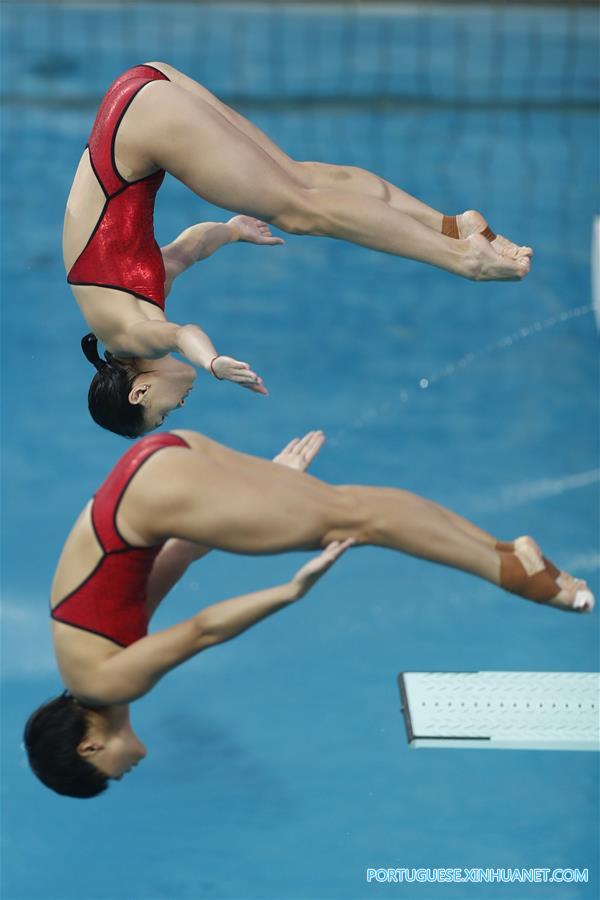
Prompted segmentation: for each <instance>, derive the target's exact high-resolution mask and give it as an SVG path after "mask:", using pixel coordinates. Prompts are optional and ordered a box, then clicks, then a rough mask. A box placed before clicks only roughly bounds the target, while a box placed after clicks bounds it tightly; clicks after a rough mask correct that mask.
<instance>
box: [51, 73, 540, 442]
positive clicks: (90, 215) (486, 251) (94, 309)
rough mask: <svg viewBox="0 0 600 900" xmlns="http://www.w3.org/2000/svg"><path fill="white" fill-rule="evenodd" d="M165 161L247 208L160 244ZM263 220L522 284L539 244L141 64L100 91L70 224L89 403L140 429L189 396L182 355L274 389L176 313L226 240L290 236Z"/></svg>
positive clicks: (112, 423)
mask: <svg viewBox="0 0 600 900" xmlns="http://www.w3.org/2000/svg"><path fill="white" fill-rule="evenodd" d="M165 171H168V172H170V173H171V174H173V175H174V176H175V177H176V178H178V179H179V180H181V181H182V182H183V183H184V184H186V185H187V186H188V187H189V188H191V190H193V191H194V192H195V193H197V194H198V195H200V196H201V197H203V198H204V199H206V200H207V201H209V202H210V203H213V204H215V205H216V206H220V207H224V208H226V209H232V210H237V211H238V212H239V213H241V215H238V216H235V217H234V218H233V219H230V220H229V222H227V223H215V222H213V223H203V224H201V225H196V226H193V227H192V228H189V229H186V231H184V232H183V233H182V234H181V235H180V236H179V237H178V238H177V239H176V240H175V241H174V242H173V243H172V244H170V245H168V246H167V247H164V248H162V249H161V248H159V247H158V245H157V243H156V241H155V239H154V232H153V224H152V218H153V210H154V199H155V196H156V192H157V190H158V189H159V187H160V185H161V183H162V180H163V178H164V173H165ZM257 216H258V217H259V218H256V217H257ZM263 220H265V221H268V222H270V223H272V224H274V225H277V227H279V228H281V229H282V230H283V231H288V232H291V233H297V234H314V235H323V236H329V237H335V238H340V239H343V240H347V241H352V242H354V243H357V244H360V245H363V246H366V247H371V248H372V249H376V250H380V251H383V252H386V253H391V254H395V255H398V256H404V257H408V258H411V259H417V260H420V261H422V262H427V263H429V264H431V265H435V266H439V267H440V268H443V269H446V270H447V271H450V272H453V273H455V274H458V275H461V276H463V277H465V278H470V279H473V280H513V281H516V280H520V279H521V278H523V277H524V276H525V275H526V274H527V272H528V271H529V267H530V257H531V254H532V251H531V249H530V248H528V247H519V246H517V245H516V244H514V243H512V242H511V241H509V240H507V239H506V238H503V237H502V236H500V235H496V234H494V233H493V232H492V231H491V229H490V228H489V227H488V225H487V222H486V221H485V219H484V218H483V216H482V215H481V214H480V213H477V212H475V211H473V210H468V211H467V212H464V213H462V214H460V215H458V216H444V215H442V213H440V212H437V211H436V210H434V209H432V208H431V207H429V206H426V205H425V204H424V203H422V202H421V201H419V200H417V199H416V198H414V197H411V196H410V195H409V194H407V193H405V192H404V191H402V190H401V189H400V188H397V187H396V186H394V185H392V184H390V183H389V182H386V181H384V180H383V179H381V178H379V177H378V176H376V175H373V174H372V173H371V172H366V171H365V170H362V169H357V168H355V167H351V166H333V165H326V164H322V163H315V162H310V163H306V162H297V161H295V160H293V159H291V158H290V157H288V156H286V154H285V153H283V151H282V150H280V148H279V147H277V146H276V145H275V144H274V143H273V142H272V141H270V140H269V138H267V137H266V135H264V134H263V133H262V132H261V131H259V129H258V128H256V127H255V126H254V125H253V124H252V123H251V122H249V121H248V120H246V119H244V118H243V117H242V116H240V115H239V114H238V113H236V112H235V111H234V110H232V109H229V108H228V107H227V106H225V105H224V104H223V103H221V102H220V101H219V100H218V99H217V98H216V97H215V96H214V95H213V94H211V93H210V92H209V91H207V90H206V89H205V88H203V87H202V86H201V85H199V84H197V83H196V82H194V81H193V80H192V79H190V78H187V76H185V75H183V74H182V73H181V72H178V71H177V70H176V69H174V68H173V67H172V66H168V65H167V64H165V63H151V64H144V65H141V66H135V67H134V68H132V69H129V70H128V71H127V72H125V73H124V74H123V75H121V76H120V77H119V78H117V80H116V81H115V82H114V83H113V84H112V85H111V87H110V88H109V90H108V92H107V94H106V96H105V98H104V100H103V101H102V104H101V106H100V109H99V111H98V115H97V117H96V121H95V123H94V126H93V129H92V133H91V136H90V139H89V144H88V146H87V147H86V150H85V152H84V154H83V156H82V158H81V160H80V163H79V167H78V170H77V173H76V176H75V180H74V182H73V186H72V188H71V193H70V195H69V199H68V202H67V211H66V216H65V227H64V232H63V251H64V260H65V267H66V270H67V272H68V281H69V283H70V285H71V287H72V290H73V293H74V294H75V297H76V299H77V302H78V304H79V306H80V308H81V311H82V313H83V315H84V317H85V319H86V320H87V322H88V324H89V325H90V328H91V331H92V334H90V335H88V336H87V338H86V339H84V342H83V348H84V352H85V353H86V356H87V358H88V359H89V360H90V362H92V363H93V365H94V366H95V367H96V368H97V370H98V374H97V375H96V376H95V377H94V380H93V382H92V385H91V388H90V393H89V405H90V411H91V413H92V416H93V418H94V419H95V420H96V421H97V422H98V423H99V424H101V425H103V426H104V427H106V428H109V429H111V430H112V431H116V432H118V433H119V434H123V435H126V436H129V437H134V436H139V435H140V434H143V433H145V432H147V431H150V430H152V429H153V428H155V427H157V426H158V425H160V424H161V423H162V421H163V420H164V418H165V416H166V415H168V414H169V412H171V411H172V410H173V409H175V408H176V407H177V406H181V405H182V404H183V402H184V399H185V396H186V394H187V393H188V392H189V390H191V387H192V384H193V380H194V377H195V373H194V371H193V369H192V368H191V367H190V366H186V365H185V364H184V363H181V362H179V361H177V360H175V359H173V358H172V357H170V356H169V354H170V353H172V352H178V353H180V354H181V355H183V356H184V357H186V358H187V359H188V360H189V361H190V362H191V363H193V365H194V366H198V367H201V368H204V369H205V370H207V371H208V372H211V373H212V374H213V375H214V376H215V377H216V378H218V379H227V380H230V381H233V382H235V383H237V384H240V385H241V386H243V387H245V388H248V389H250V390H252V391H254V392H256V393H261V394H266V389H265V387H264V385H263V383H262V380H261V379H260V378H259V376H258V375H256V374H255V373H254V372H253V371H252V370H251V369H250V366H249V365H248V364H247V363H245V362H241V361H239V360H236V359H233V358H231V357H226V356H221V355H219V354H218V353H217V351H216V349H215V347H214V345H213V343H212V341H211V340H210V338H209V337H208V335H207V334H205V332H203V331H202V330H201V329H200V328H198V327H197V326H196V325H183V326H180V325H177V324H175V323H173V322H168V321H167V320H166V318H165V315H164V301H165V296H166V294H167V293H168V290H169V289H170V286H171V284H172V282H173V280H174V278H176V277H177V276H178V275H179V274H180V273H181V272H183V271H184V270H185V269H187V268H188V267H189V266H190V265H192V264H193V263H195V262H197V261H198V260H200V259H205V258H206V257H207V256H209V255H210V254H211V253H213V252H214V251H215V250H216V249H217V248H218V247H220V246H222V245H223V244H225V243H229V242H230V241H235V240H242V241H250V242H252V243H257V244H271V245H273V244H280V243H282V240H281V238H277V237H274V236H273V235H272V234H271V232H270V230H269V226H268V225H266V224H265V221H263ZM96 337H97V338H98V339H99V340H101V341H102V343H103V344H104V346H105V349H106V351H107V353H106V354H105V359H101V357H100V356H99V354H98V352H97V347H96Z"/></svg>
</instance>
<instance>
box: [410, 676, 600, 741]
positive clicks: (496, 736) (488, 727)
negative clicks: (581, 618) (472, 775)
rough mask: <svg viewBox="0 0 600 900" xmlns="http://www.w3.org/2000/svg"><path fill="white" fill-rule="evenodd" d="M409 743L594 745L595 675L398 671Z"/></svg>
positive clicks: (599, 691)
mask: <svg viewBox="0 0 600 900" xmlns="http://www.w3.org/2000/svg"><path fill="white" fill-rule="evenodd" d="M398 683H399V685H400V696H401V700H402V712H403V714H404V721H405V724H406V731H407V736H408V741H409V744H410V746H411V747H439V748H445V747H459V748H463V749H465V748H469V747H472V748H476V749H478V750H486V749H505V750H600V711H599V698H600V674H598V673H594V672H401V673H400V675H399V676H398Z"/></svg>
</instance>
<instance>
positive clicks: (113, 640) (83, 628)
mask: <svg viewBox="0 0 600 900" xmlns="http://www.w3.org/2000/svg"><path fill="white" fill-rule="evenodd" d="M51 618H54V617H53V616H52V617H51ZM56 621H57V622H58V623H59V624H60V625H68V626H69V628H78V629H79V630H80V631H87V632H88V633H89V634H95V635H96V636H97V637H101V638H104V640H105V641H110V642H111V644H116V645H117V646H118V647H123V648H125V647H129V646H131V645H130V644H124V643H123V641H118V640H117V639H116V638H112V637H109V636H108V635H107V634H104V633H103V632H102V631H96V629H95V628H86V626H85V625H76V624H75V622H63V620H62V619H56Z"/></svg>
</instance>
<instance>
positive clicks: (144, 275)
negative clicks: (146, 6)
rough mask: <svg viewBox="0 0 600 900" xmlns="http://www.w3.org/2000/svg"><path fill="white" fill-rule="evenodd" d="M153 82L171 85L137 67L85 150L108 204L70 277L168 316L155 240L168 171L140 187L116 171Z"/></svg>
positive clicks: (116, 90)
mask: <svg viewBox="0 0 600 900" xmlns="http://www.w3.org/2000/svg"><path fill="white" fill-rule="evenodd" d="M153 81H169V79H168V78H167V76H166V75H163V73H162V72H159V70H158V69H155V68H154V67H153V66H134V68H132V69H128V70H127V71H126V72H124V73H123V75H121V76H119V78H117V80H116V81H114V82H113V83H112V84H111V86H110V87H109V89H108V91H107V93H106V95H105V96H104V99H103V101H102V103H101V105H100V109H99V110H98V114H97V116H96V121H95V122H94V127H93V128H92V133H91V134H90V139H89V141H88V144H87V150H88V153H89V158H90V163H91V166H92V169H93V170H94V174H95V176H96V178H97V179H98V184H99V185H100V187H101V188H102V191H103V192H104V196H105V198H106V199H105V203H104V206H103V207H102V211H101V213H100V218H99V219H98V221H97V222H96V225H95V227H94V230H93V231H92V233H91V235H90V237H89V239H88V242H87V244H86V245H85V247H84V248H83V250H82V251H81V253H80V254H79V256H78V257H77V259H76V260H75V263H74V264H73V266H72V267H71V269H70V271H69V274H68V275H67V281H68V282H69V284H83V285H86V284H87V285H96V286H97V287H106V288H112V289H113V290H117V291H126V292H127V293H129V294H133V296H135V297H138V298H139V299H140V300H147V301H148V302H149V303H154V304H155V305H156V306H159V307H160V308H161V309H163V310H164V306H165V289H164V285H165V268H164V264H163V259H162V254H161V252H160V247H159V246H158V244H157V243H156V239H155V237H154V200H155V197H156V193H157V191H158V189H159V187H160V186H161V184H162V181H163V178H164V177H165V172H164V169H159V171H158V172H153V173H152V174H151V175H147V176H146V177H145V178H140V179H138V180H137V181H126V180H125V178H123V177H122V175H121V174H120V173H119V171H118V170H117V166H116V162H115V140H116V136H117V131H118V129H119V125H120V124H121V122H122V120H123V116H124V115H125V113H126V112H127V109H128V108H129V105H130V103H131V102H132V100H133V99H134V97H135V96H137V94H138V93H139V92H140V91H141V90H142V88H143V87H145V86H146V85H147V84H150V83H151V82H153Z"/></svg>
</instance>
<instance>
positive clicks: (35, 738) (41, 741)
mask: <svg viewBox="0 0 600 900" xmlns="http://www.w3.org/2000/svg"><path fill="white" fill-rule="evenodd" d="M24 743H25V749H26V751H27V755H28V757H29V764H30V766H31V768H32V770H33V772H34V773H35V774H36V775H37V777H38V778H39V779H40V781H41V782H42V783H43V784H45V785H46V787H49V788H51V790H53V791H56V792H57V793H58V794H64V795H66V796H68V797H82V798H88V797H96V796H97V795H98V794H101V793H102V791H105V790H106V788H107V787H108V781H109V779H115V780H120V779H121V778H122V777H123V775H125V774H126V773H127V772H129V771H130V770H131V769H132V768H133V766H136V765H137V764H138V762H140V760H142V759H143V758H144V757H145V756H146V748H145V747H144V745H143V744H142V742H141V741H140V740H139V739H138V738H137V736H136V735H135V733H134V732H133V730H132V728H131V725H130V722H129V713H128V709H127V707H105V708H102V709H90V708H89V707H86V706H84V705H83V704H81V703H80V702H79V701H78V700H76V699H75V698H74V697H72V696H71V695H70V694H69V693H68V692H67V691H65V693H64V694H61V695H60V696H59V697H55V698H54V699H53V700H50V701H48V702H47V703H44V704H43V705H42V706H40V707H39V709H36V711H35V712H34V713H32V715H31V716H30V717H29V719H28V721H27V724H26V725H25V733H24Z"/></svg>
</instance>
